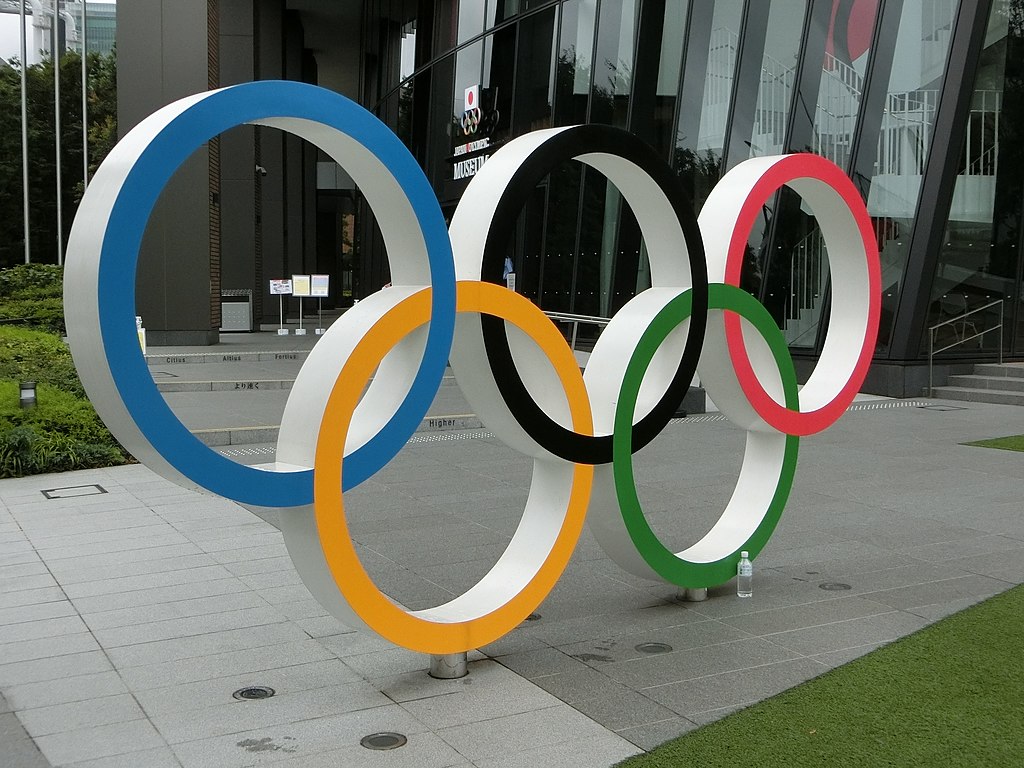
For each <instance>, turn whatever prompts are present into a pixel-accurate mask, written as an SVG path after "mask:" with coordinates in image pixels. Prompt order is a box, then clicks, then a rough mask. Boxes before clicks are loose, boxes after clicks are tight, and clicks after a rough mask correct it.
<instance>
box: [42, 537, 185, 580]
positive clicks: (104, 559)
mask: <svg viewBox="0 0 1024 768" xmlns="http://www.w3.org/2000/svg"><path fill="white" fill-rule="evenodd" d="M201 554H203V553H202V552H201V551H200V549H199V548H198V547H197V546H196V545H195V544H192V543H191V542H187V543H185V544H168V545H166V546H160V547H146V548H144V549H129V550H125V551H123V552H113V553H101V554H98V555H81V556H80V557H69V558H64V559H62V560H53V561H48V562H50V563H52V564H51V567H50V570H51V571H53V572H54V573H61V572H62V571H64V570H68V569H70V570H73V569H79V568H81V569H83V570H88V569H91V568H104V567H109V566H114V567H120V566H125V565H127V564H128V563H138V562H142V563H155V562H158V561H163V560H166V561H167V562H169V563H173V562H175V561H176V560H177V558H181V557H187V556H190V555H201Z"/></svg>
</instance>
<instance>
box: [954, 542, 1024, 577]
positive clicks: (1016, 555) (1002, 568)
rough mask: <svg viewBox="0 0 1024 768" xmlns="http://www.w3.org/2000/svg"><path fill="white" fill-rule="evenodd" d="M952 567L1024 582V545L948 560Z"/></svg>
mask: <svg viewBox="0 0 1024 768" xmlns="http://www.w3.org/2000/svg"><path fill="white" fill-rule="evenodd" d="M949 565H950V566H951V567H953V568H959V569H961V570H964V571H969V572H971V573H976V574H978V575H981V576H989V577H991V578H993V579H999V580H1000V581H1005V582H1008V583H1011V584H1019V583H1021V582H1024V547H1020V548H1017V549H1013V550H1008V551H1005V552H997V553H993V554H978V555H971V556H968V557H960V558H957V559H955V560H951V561H949Z"/></svg>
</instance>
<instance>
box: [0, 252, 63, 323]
mask: <svg viewBox="0 0 1024 768" xmlns="http://www.w3.org/2000/svg"><path fill="white" fill-rule="evenodd" d="M63 281H64V269H63V267H58V266H56V265H54V264H22V265H20V266H17V267H11V268H10V269H4V270H0V322H3V321H10V323H11V324H16V325H20V326H22V327H25V326H28V327H32V328H39V329H41V330H47V331H50V332H52V333H56V334H59V335H61V336H63V335H64V334H65V326H64V298H63V293H64V285H63ZM5 324H6V323H5Z"/></svg>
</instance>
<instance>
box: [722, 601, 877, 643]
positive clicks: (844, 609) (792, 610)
mask: <svg viewBox="0 0 1024 768" xmlns="http://www.w3.org/2000/svg"><path fill="white" fill-rule="evenodd" d="M891 610H892V609H891V608H890V607H889V606H887V605H883V604H882V603H876V602H872V601H871V600H865V599H862V598H859V597H847V598H840V599H838V600H821V601H818V602H814V603H805V604H803V605H793V606H787V607H785V608H776V609H774V610H769V611H757V612H755V613H747V614H744V615H742V616H731V617H726V618H723V619H721V622H722V623H723V624H728V625H729V626H732V627H736V628H737V629H740V630H743V631H744V632H747V633H749V634H751V635H771V634H774V633H776V632H784V631H787V630H790V629H801V628H803V627H813V626H817V625H819V624H831V623H832V622H835V621H844V620H846V619H855V618H860V617H863V616H873V615H875V614H879V613H888V612H889V611H891Z"/></svg>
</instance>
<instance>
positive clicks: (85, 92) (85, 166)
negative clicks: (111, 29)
mask: <svg viewBox="0 0 1024 768" xmlns="http://www.w3.org/2000/svg"><path fill="white" fill-rule="evenodd" d="M88 15H89V8H88V4H87V3H86V0H82V22H81V24H80V25H79V26H80V31H79V33H78V39H79V40H80V41H81V46H82V189H83V190H84V189H85V188H86V187H88V186H89V117H88V116H89V68H88V65H87V63H86V62H87V59H88V48H87V46H86V36H85V34H86V27H87V22H86V20H85V19H86V16H88Z"/></svg>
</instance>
